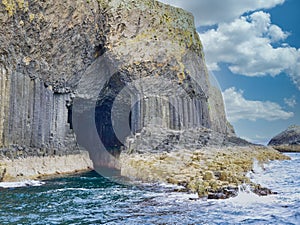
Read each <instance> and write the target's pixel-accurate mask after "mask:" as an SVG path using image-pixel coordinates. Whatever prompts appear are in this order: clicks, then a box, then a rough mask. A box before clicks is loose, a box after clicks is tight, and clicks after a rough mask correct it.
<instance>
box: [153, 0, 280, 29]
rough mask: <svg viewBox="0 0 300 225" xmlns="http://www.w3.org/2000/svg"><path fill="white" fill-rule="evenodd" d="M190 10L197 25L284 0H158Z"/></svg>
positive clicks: (266, 6) (227, 19)
mask: <svg viewBox="0 0 300 225" xmlns="http://www.w3.org/2000/svg"><path fill="white" fill-rule="evenodd" d="M159 1H161V2H163V3H166V4H169V5H173V6H176V7H180V8H183V9H185V10H187V11H190V12H191V13H193V15H194V16H195V23H196V25H197V26H206V25H214V24H218V23H221V22H230V21H232V20H234V19H235V18H237V17H239V16H241V15H243V14H244V13H245V12H250V11H255V10H259V9H268V8H273V7H275V6H276V5H279V4H283V3H284V2H285V0H243V1H236V0H223V1H220V0H201V1H199V0H159Z"/></svg>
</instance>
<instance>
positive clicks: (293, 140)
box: [268, 125, 300, 152]
mask: <svg viewBox="0 0 300 225" xmlns="http://www.w3.org/2000/svg"><path fill="white" fill-rule="evenodd" d="M268 145H270V146H273V147H274V148H275V149H277V150H279V151H283V152H300V126H296V125H293V126H290V127H289V128H288V129H286V130H285V131H282V132H281V133H280V134H278V135H276V136H275V137H273V138H272V139H271V140H270V142H269V144H268Z"/></svg>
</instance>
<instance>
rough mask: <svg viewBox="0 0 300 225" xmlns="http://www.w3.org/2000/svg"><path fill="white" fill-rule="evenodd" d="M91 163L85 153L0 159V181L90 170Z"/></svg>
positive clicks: (21, 179) (38, 177)
mask: <svg viewBox="0 0 300 225" xmlns="http://www.w3.org/2000/svg"><path fill="white" fill-rule="evenodd" d="M92 168H93V163H92V161H91V160H90V158H89V153H88V152H87V151H82V152H80V153H78V154H73V155H63V156H45V157H37V156H33V157H26V158H18V159H13V160H12V159H8V158H7V159H5V158H4V159H0V181H23V180H27V179H40V178H43V177H46V176H52V175H58V174H71V173H76V172H81V171H88V170H92Z"/></svg>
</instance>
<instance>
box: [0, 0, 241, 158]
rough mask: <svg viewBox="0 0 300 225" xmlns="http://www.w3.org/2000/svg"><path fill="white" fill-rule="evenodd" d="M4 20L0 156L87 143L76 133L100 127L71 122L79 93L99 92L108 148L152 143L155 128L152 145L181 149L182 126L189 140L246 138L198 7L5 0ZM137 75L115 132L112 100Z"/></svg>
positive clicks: (99, 119) (116, 0)
mask: <svg viewBox="0 0 300 225" xmlns="http://www.w3.org/2000/svg"><path fill="white" fill-rule="evenodd" d="M0 24H1V26H0V149H1V150H0V155H1V157H2V158H3V157H6V158H10V159H13V158H20V157H28V156H49V155H50V156H51V155H69V154H76V153H79V152H80V151H81V150H84V148H82V147H87V146H84V144H83V146H82V145H81V147H80V145H78V139H80V138H81V139H85V138H92V139H93V138H98V137H90V133H89V132H88V131H87V133H86V134H85V136H83V137H78V134H76V133H75V132H74V130H73V125H74V124H73V122H76V121H72V117H73V114H74V112H73V103H74V99H76V98H77V99H81V100H83V101H87V104H88V101H89V100H91V99H93V98H94V97H95V96H96V97H97V103H96V105H95V109H94V110H95V121H96V127H97V134H99V136H100V137H103V138H102V142H103V144H104V145H105V147H108V148H109V147H115V146H117V147H118V148H120V147H121V145H122V144H123V143H125V147H129V150H130V151H137V150H138V149H144V150H145V151H148V150H150V151H151V149H149V146H151V143H149V142H147V140H148V141H149V140H155V138H156V137H158V136H159V137H160V139H159V140H158V139H157V144H154V145H153V148H157V149H161V150H170V148H171V149H172V148H175V149H176V148H177V149H178V148H180V145H178V143H177V144H174V145H172V141H173V142H174V140H175V142H176V138H177V137H176V134H178V132H180V135H182V137H183V138H182V139H181V141H182V142H183V144H187V143H188V144H189V145H188V146H187V145H184V146H185V147H191V148H192V147H193V143H194V148H200V147H202V146H206V145H209V144H210V143H211V144H212V145H213V144H216V145H222V144H228V143H231V144H236V143H238V144H241V143H242V142H240V140H238V139H236V138H235V136H234V131H233V129H232V127H231V126H230V124H229V123H228V122H227V120H226V116H225V112H224V105H223V100H222V96H221V93H220V91H219V90H218V89H217V87H216V86H215V85H213V84H211V82H210V78H209V74H208V72H207V69H206V66H205V61H204V54H203V50H202V45H201V42H200V39H199V37H198V34H197V32H196V30H195V27H194V23H193V16H192V15H191V14H190V13H188V12H186V11H184V10H182V9H179V8H174V7H171V6H168V5H164V4H162V3H159V2H156V1H152V0H122V1H121V0H112V1H108V0H88V1H86V0H77V1H71V0H65V1H54V0H50V1H26V0H2V1H1V2H0ZM103 57H105V59H106V61H105V62H108V64H111V65H117V67H116V68H115V69H114V73H113V74H112V75H111V77H110V78H109V79H108V80H105V79H104V77H101V74H99V73H98V72H99V71H98V70H99V66H100V67H103V65H101V63H103ZM104 67H105V66H104ZM104 67H103V68H104ZM104 69H105V68H104ZM95 76H96V78H97V80H98V81H97V82H95V80H93V79H95ZM97 76H98V77H97ZM132 83H134V84H135V85H134V87H133V88H131V89H130V91H129V92H128V93H125V94H124V95H122V96H121V99H120V100H119V101H120V102H123V103H124V105H127V106H130V107H129V108H130V110H129V116H128V117H127V120H128V123H129V124H130V125H129V126H130V132H129V133H126V134H128V136H126V135H124V136H123V137H122V138H123V140H118V139H117V137H116V136H115V134H114V130H113V129H112V122H111V121H110V120H111V118H110V116H111V109H112V107H113V103H114V101H115V100H116V99H117V98H118V97H119V95H120V93H121V92H122V90H123V88H125V87H128V86H130V84H132ZM97 85H98V86H97ZM100 86H101V88H100ZM97 91H98V92H97ZM95 94H96V95H95ZM124 107H125V106H124ZM125 108H126V107H125ZM122 110H123V109H122V108H120V109H119V110H118V113H119V114H122V113H123V111H124V110H123V111H122ZM81 113H85V112H84V109H82V111H81ZM124 113H125V112H124ZM126 116H127V115H126ZM73 119H74V118H73ZM75 126H76V125H75ZM87 129H88V127H87ZM176 132H177V133H176ZM149 134H150V135H149ZM184 134H186V135H184ZM76 135H77V139H76ZM141 135H142V136H143V137H145V140H146V141H144V142H143V143H141V142H140V141H139V140H140V138H141ZM129 136H130V137H129ZM228 136H230V138H227V137H228ZM214 137H215V138H214ZM122 138H121V139H122ZM92 142H93V141H92ZM170 143H171V144H170ZM152 144H153V142H152ZM242 144H247V143H242ZM145 146H148V147H145ZM170 146H171V147H170ZM123 148H124V147H123Z"/></svg>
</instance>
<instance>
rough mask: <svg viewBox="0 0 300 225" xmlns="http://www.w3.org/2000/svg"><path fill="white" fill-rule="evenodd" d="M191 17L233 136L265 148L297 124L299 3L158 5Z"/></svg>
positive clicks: (207, 0) (249, 0)
mask: <svg viewBox="0 0 300 225" xmlns="http://www.w3.org/2000/svg"><path fill="white" fill-rule="evenodd" d="M162 2H164V3H167V4H171V5H174V6H177V7H181V8H184V9H186V10H188V11H190V12H192V13H193V14H194V16H195V24H196V26H197V31H198V32H199V35H200V38H201V40H202V43H203V46H204V51H205V56H206V62H207V65H208V68H209V70H210V71H211V73H212V74H214V75H215V77H216V78H217V80H218V81H219V83H220V86H221V89H222V92H223V97H224V100H225V104H226V113H227V116H228V119H229V121H230V122H231V123H232V124H233V126H234V128H235V130H236V133H237V134H238V135H239V136H241V137H243V138H246V139H248V140H250V141H253V142H256V143H262V144H266V143H267V142H268V141H269V139H270V138H271V137H273V136H274V135H276V134H278V133H279V132H281V131H283V130H284V129H286V128H287V127H288V126H290V125H293V124H297V125H300V104H299V102H300V39H299V37H300V26H299V23H300V14H299V9H300V1H299V0H265V1H261V0H243V1H238V0H223V1H219V0H197V1H195V0H184V1H183V0H162Z"/></svg>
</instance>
